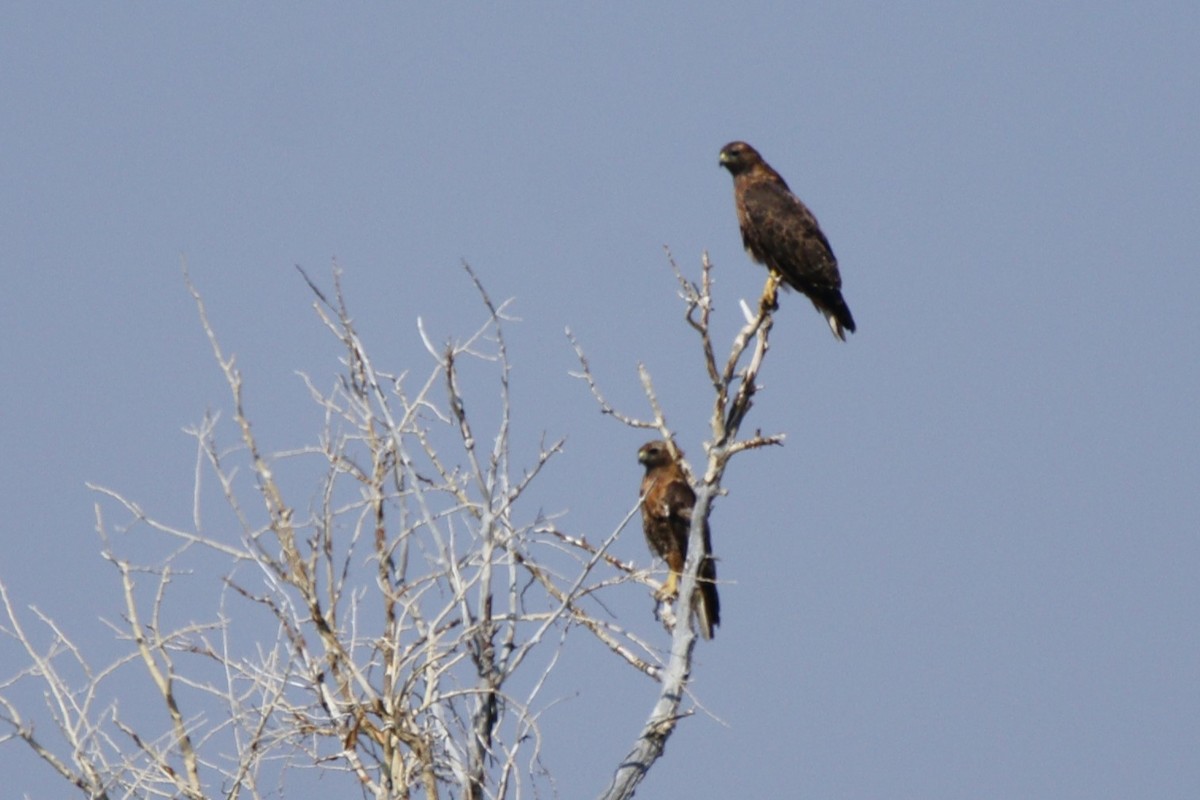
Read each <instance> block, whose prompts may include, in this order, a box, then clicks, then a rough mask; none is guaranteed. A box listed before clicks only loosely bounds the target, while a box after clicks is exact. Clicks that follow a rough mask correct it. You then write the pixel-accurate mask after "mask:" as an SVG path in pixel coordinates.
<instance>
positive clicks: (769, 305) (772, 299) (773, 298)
mask: <svg viewBox="0 0 1200 800" xmlns="http://www.w3.org/2000/svg"><path fill="white" fill-rule="evenodd" d="M767 272H768V275H767V283H766V285H764V286H763V293H762V299H760V300H759V301H758V302H759V305H760V306H761V307H762V310H763V311H775V310H776V309H778V308H779V282H780V281H781V280H782V276H780V274H779V273H778V272H776V271H775V270H773V269H772V270H768V271H767Z"/></svg>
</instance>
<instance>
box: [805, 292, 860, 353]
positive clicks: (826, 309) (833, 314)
mask: <svg viewBox="0 0 1200 800" xmlns="http://www.w3.org/2000/svg"><path fill="white" fill-rule="evenodd" d="M813 305H815V306H816V307H817V310H818V311H820V312H821V313H822V314H824V315H825V320H826V321H827V322H828V323H829V328H830V330H832V331H833V335H834V336H836V337H837V338H839V339H841V340H842V341H843V342H844V341H846V331H850V332H851V333H854V331H855V325H854V317H853V316H851V315H850V307H849V306H848V305H846V301H845V300H844V299H843V298H842V293H841V292H839V291H837V290H834V291H833V292H831V293H829V294H827V295H826V296H825V297H822V298H820V301H819V302H818V301H817V300H814V301H813Z"/></svg>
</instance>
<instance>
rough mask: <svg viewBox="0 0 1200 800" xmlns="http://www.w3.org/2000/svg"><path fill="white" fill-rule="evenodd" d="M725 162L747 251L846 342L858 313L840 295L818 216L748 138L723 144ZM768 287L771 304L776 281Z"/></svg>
mask: <svg viewBox="0 0 1200 800" xmlns="http://www.w3.org/2000/svg"><path fill="white" fill-rule="evenodd" d="M721 166H722V167H724V168H725V169H727V170H729V172H730V174H731V175H733V198H734V201H735V203H736V204H737V215H738V223H739V224H740V225H741V228H742V244H743V245H745V247H746V252H747V253H749V254H750V257H751V258H752V259H754V260H755V261H757V262H758V263H760V264H765V265H766V266H767V269H769V270H770V271H771V272H772V273H773V274H774V275H777V276H778V277H779V279H781V280H782V281H783V282H784V284H785V285H787V286H790V287H792V288H793V289H795V290H796V291H798V292H803V293H804V294H805V295H807V296H808V299H809V300H811V301H812V303H813V305H814V306H816V307H817V310H818V311H820V312H821V313H822V314H824V315H825V319H826V320H828V321H829V327H830V328H832V329H833V335H834V336H836V337H838V338H839V339H841V340H842V341H845V340H846V331H851V332H853V331H854V317H852V316H850V309H849V307H847V305H846V301H845V300H844V299H842V277H841V275H840V274H838V266H837V259H836V258H834V256H833V248H831V247H830V246H829V240H828V239H826V238H825V234H823V233H821V228H820V226H819V225H817V218H816V217H814V216H813V213H812V212H811V211H809V210H808V207H807V206H805V205H804V203H802V202H800V198H798V197H796V195H794V194H792V191H791V189H789V188H788V185H787V182H786V181H784V179H783V178H782V177H781V176H780V175H779V173H778V172H776V171H775V170H773V169H771V165H770V164H768V163H767V162H766V161H763V158H762V156H760V155H759V154H758V151H757V150H755V149H754V148H753V147H751V146H750V145H748V144H746V143H745V142H730V143H729V144H727V145H725V146H724V147H723V148H721ZM767 285H768V289H767V291H766V293H765V294H764V299H763V302H764V303H766V304H767V305H768V306H770V307H772V308H773V307H774V306H775V292H774V282H773V281H768V284H767Z"/></svg>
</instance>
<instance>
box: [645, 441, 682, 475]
mask: <svg viewBox="0 0 1200 800" xmlns="http://www.w3.org/2000/svg"><path fill="white" fill-rule="evenodd" d="M674 461H675V458H674V457H673V456H672V455H671V447H670V445H668V444H667V443H666V442H664V441H663V440H661V439H658V440H656V441H653V442H646V443H645V444H644V445H642V447H641V449H640V450H638V463H639V464H641V465H642V466H644V467H645V468H646V469H647V470H650V469H654V468H655V467H662V466H666V465H667V464H671V463H673V462H674Z"/></svg>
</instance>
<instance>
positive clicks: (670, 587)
mask: <svg viewBox="0 0 1200 800" xmlns="http://www.w3.org/2000/svg"><path fill="white" fill-rule="evenodd" d="M678 594H679V574H678V573H676V572H675V571H674V570H672V571H671V573H670V574H669V575H667V582H666V583H664V584H663V585H662V588H661V589H659V590H658V591H657V592H655V593H654V597H655V599H657V600H671V599H673V598H674V597H676V596H677V595H678Z"/></svg>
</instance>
